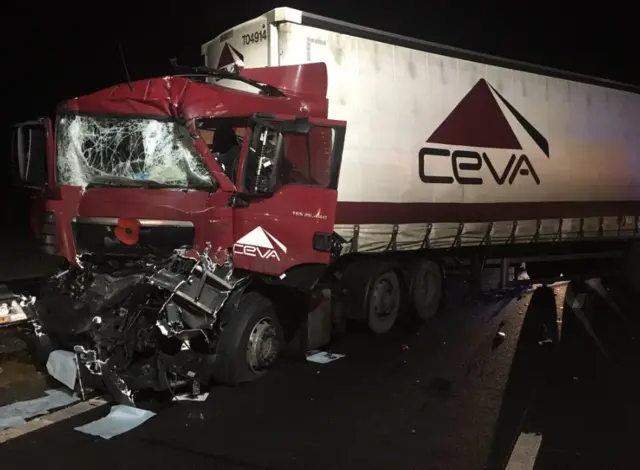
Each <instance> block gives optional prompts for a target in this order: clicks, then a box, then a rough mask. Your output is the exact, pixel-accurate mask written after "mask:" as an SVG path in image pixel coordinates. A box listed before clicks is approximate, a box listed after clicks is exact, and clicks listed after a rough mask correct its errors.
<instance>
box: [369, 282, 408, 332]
mask: <svg viewBox="0 0 640 470" xmlns="http://www.w3.org/2000/svg"><path fill="white" fill-rule="evenodd" d="M401 301H402V289H401V287H400V279H399V278H398V274H397V273H396V272H395V271H393V270H388V271H384V272H383V273H381V274H379V275H377V276H374V277H372V278H371V281H370V283H369V288H368V289H367V301H366V310H365V312H366V319H367V325H368V326H369V329H370V330H371V331H373V332H374V333H375V334H378V335H380V334H383V333H386V332H387V331H389V330H390V329H391V327H393V325H394V324H395V322H396V320H397V319H398V314H399V313H400V306H401Z"/></svg>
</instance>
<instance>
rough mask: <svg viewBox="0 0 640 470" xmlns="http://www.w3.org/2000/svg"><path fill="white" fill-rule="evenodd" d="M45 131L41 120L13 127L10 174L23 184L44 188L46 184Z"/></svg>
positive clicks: (45, 128)
mask: <svg viewBox="0 0 640 470" xmlns="http://www.w3.org/2000/svg"><path fill="white" fill-rule="evenodd" d="M47 131H48V129H47V126H46V123H45V122H43V121H41V120H38V121H30V122H24V123H21V124H18V125H16V126H14V128H13V135H12V155H11V157H12V167H13V175H12V176H13V178H14V180H17V181H18V182H19V184H21V185H23V186H29V187H35V188H44V187H45V186H46V185H47V182H48V174H47V145H48V143H49V137H48V135H47V134H48V132H47Z"/></svg>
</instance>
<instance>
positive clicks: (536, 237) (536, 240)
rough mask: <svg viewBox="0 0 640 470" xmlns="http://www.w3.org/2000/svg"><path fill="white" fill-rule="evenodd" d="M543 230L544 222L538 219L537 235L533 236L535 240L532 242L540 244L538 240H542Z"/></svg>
mask: <svg viewBox="0 0 640 470" xmlns="http://www.w3.org/2000/svg"><path fill="white" fill-rule="evenodd" d="M541 229H542V220H541V219H538V220H536V233H534V234H533V239H532V240H531V242H532V243H538V240H540V231H541Z"/></svg>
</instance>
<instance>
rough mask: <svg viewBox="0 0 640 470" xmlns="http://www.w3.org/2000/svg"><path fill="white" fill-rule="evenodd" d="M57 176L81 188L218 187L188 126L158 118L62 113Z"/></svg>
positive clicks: (61, 182) (59, 129)
mask: <svg viewBox="0 0 640 470" xmlns="http://www.w3.org/2000/svg"><path fill="white" fill-rule="evenodd" d="M57 131H58V139H57V147H58V179H59V182H60V184H69V185H73V186H80V187H83V188H84V187H88V186H89V187H90V186H121V187H172V188H194V189H195V188H211V187H212V186H213V183H212V180H211V177H210V175H209V172H208V171H207V169H206V167H205V166H204V163H203V162H202V160H201V156H200V154H199V153H198V151H197V150H196V148H195V147H194V145H193V142H192V140H191V137H190V136H189V134H188V132H187V130H186V129H185V128H183V127H181V126H179V125H178V124H176V123H175V122H172V121H159V120H155V119H131V118H103V117H93V116H63V117H61V118H60V119H59V120H58V126H57Z"/></svg>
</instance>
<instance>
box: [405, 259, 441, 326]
mask: <svg viewBox="0 0 640 470" xmlns="http://www.w3.org/2000/svg"><path fill="white" fill-rule="evenodd" d="M442 287H443V279H442V270H441V269H440V266H438V264H437V263H435V262H433V261H431V260H420V261H418V262H417V263H415V264H414V266H413V267H412V269H411V270H410V272H409V298H410V301H411V313H412V317H413V318H414V319H415V320H420V321H425V320H428V319H429V318H431V317H433V316H434V315H435V314H436V313H437V312H438V309H439V308H440V302H441V300H442Z"/></svg>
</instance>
